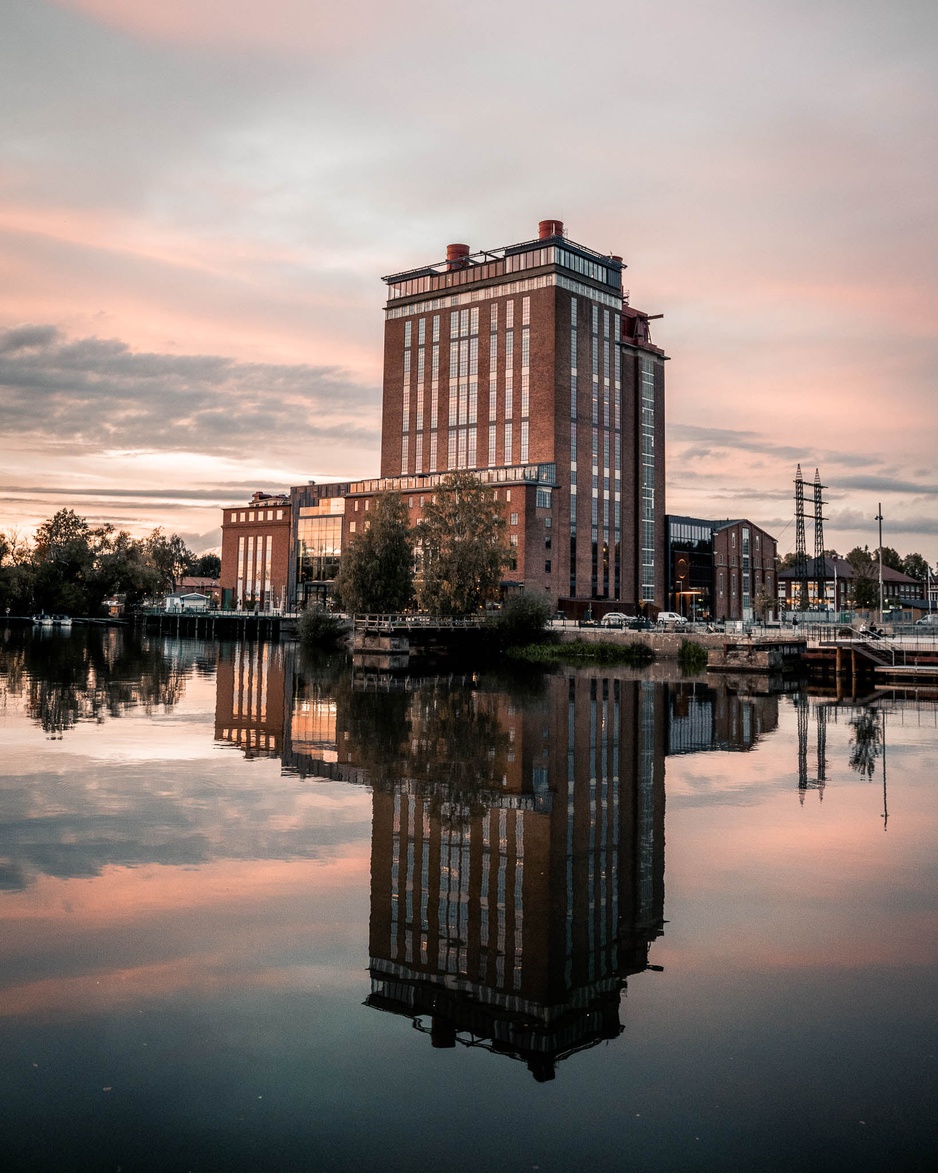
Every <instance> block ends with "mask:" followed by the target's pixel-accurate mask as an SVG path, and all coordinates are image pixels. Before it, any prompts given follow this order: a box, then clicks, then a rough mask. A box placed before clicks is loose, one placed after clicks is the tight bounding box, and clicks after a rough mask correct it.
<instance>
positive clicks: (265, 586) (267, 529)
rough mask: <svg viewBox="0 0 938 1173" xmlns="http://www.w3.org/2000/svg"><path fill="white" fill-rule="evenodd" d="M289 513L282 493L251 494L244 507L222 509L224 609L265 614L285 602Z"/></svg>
mask: <svg viewBox="0 0 938 1173" xmlns="http://www.w3.org/2000/svg"><path fill="white" fill-rule="evenodd" d="M293 528H294V527H293V519H292V510H291V508H290V499H289V497H287V496H286V495H282V494H272V493H260V492H258V493H255V494H254V496H253V497H252V498H251V500H250V501H249V502H248V504H247V505H242V506H239V507H237V508H235V509H225V510H224V511H223V513H222V526H221V573H220V574H219V576H218V585H219V590H220V592H221V605H222V607H223V608H224V609H225V610H226V611H233V610H241V609H244V610H251V611H253V610H254V609H255V608H257V610H259V611H270V610H273V609H274V608H282V607H284V606H285V605H286V604H287V598H288V596H287V575H288V567H289V563H290V557H291V547H292V533H293Z"/></svg>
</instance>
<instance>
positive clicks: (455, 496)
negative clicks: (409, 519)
mask: <svg viewBox="0 0 938 1173" xmlns="http://www.w3.org/2000/svg"><path fill="white" fill-rule="evenodd" d="M505 528H506V526H505V516H504V511H503V509H502V506H501V504H500V503H499V502H498V501H496V500H495V496H494V494H493V493H492V491H491V490H490V489H487V488H485V487H484V486H483V485H482V483H481V481H480V480H479V478H478V477H476V476H473V474H472V473H468V472H456V473H450V474H449V475H448V476H447V477H445V478H444V480H443V484H442V486H441V488H440V489H439V491H438V492H437V493H436V495H435V496H434V498H433V499H432V500H431V501H430V503H429V504H428V505H426V506H424V510H423V517H422V518H421V520H420V521H419V522H418V523H417V525H416V526H415V529H416V537H417V553H418V564H419V565H418V576H417V601H418V603H419V604H420V606H421V607H422V608H423V609H424V610H427V611H429V612H431V613H432V614H435V615H468V614H470V613H472V612H474V611H478V610H479V609H480V608H481V607H482V606H484V604H485V603H486V602H488V601H489V600H492V599H495V598H496V597H497V595H498V586H499V583H500V581H501V576H502V571H503V570H504V568H505V567H506V566H508V565H509V564H510V560H511V551H510V548H509V546H508V544H507V543H506V541H505Z"/></svg>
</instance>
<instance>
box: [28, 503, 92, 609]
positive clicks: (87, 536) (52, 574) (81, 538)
mask: <svg viewBox="0 0 938 1173" xmlns="http://www.w3.org/2000/svg"><path fill="white" fill-rule="evenodd" d="M95 540H96V539H95V535H94V534H93V533H92V530H91V529H90V527H89V525H88V522H87V521H86V520H85V518H83V517H79V516H78V514H77V513H76V512H75V511H74V509H60V510H59V511H58V512H57V513H55V514H53V515H52V517H50V518H49V519H48V520H47V521H44V522H43V523H42V525H40V526H39V528H38V529H37V530H36V539H35V542H34V544H33V555H32V562H33V568H34V572H35V577H34V579H33V596H34V601H35V605H36V606H37V607H38V608H39V609H40V610H43V611H48V612H53V613H59V612H64V613H65V614H68V615H88V614H91V613H92V612H93V611H96V610H97V606H98V604H99V602H100V596H99V595H98V591H97V587H96V585H93V582H92V580H93V572H94V562H95Z"/></svg>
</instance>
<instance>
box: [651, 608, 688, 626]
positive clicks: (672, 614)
mask: <svg viewBox="0 0 938 1173" xmlns="http://www.w3.org/2000/svg"><path fill="white" fill-rule="evenodd" d="M671 623H673V624H674V626H675V627H684V626H685V625H686V624H687V620H686V619H685V618H684V616H683V615H678V613H677V611H659V612H658V626H659V627H664V626H665V625H666V624H671Z"/></svg>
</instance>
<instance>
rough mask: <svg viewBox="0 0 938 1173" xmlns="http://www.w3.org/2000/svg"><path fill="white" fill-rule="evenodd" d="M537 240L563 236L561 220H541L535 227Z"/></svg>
mask: <svg viewBox="0 0 938 1173" xmlns="http://www.w3.org/2000/svg"><path fill="white" fill-rule="evenodd" d="M537 235H538V239H539V240H550V238H551V237H552V236H563V220H541V222H540V223H539V224H538V226H537Z"/></svg>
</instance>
